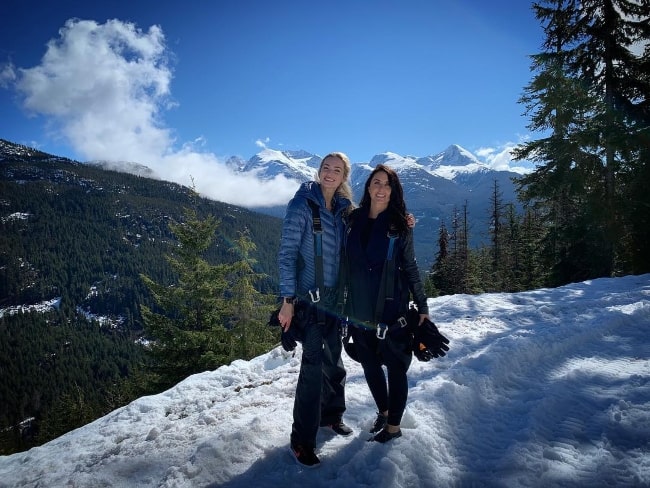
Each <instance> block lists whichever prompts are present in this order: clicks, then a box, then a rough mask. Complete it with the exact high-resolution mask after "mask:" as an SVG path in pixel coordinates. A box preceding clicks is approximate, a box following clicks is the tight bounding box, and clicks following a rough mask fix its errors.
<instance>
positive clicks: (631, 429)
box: [0, 275, 650, 488]
mask: <svg viewBox="0 0 650 488" xmlns="http://www.w3.org/2000/svg"><path fill="white" fill-rule="evenodd" d="M429 305H430V309H431V316H432V317H433V319H434V321H435V322H436V323H437V324H438V326H439V328H440V329H441V330H442V332H443V333H444V334H445V335H447V336H448V337H449V338H450V339H451V344H450V346H451V350H450V352H449V354H448V356H447V357H445V358H441V359H434V360H432V361H431V362H429V363H419V362H418V361H416V360H414V362H413V365H412V366H411V369H410V371H409V378H410V386H411V387H410V393H409V401H408V406H407V411H406V414H405V417H404V420H403V424H402V428H403V433H404V435H403V437H401V438H400V439H397V440H395V441H392V442H391V443H388V444H385V445H380V444H377V443H368V442H366V440H367V438H368V437H369V435H368V434H367V432H366V431H367V429H368V428H369V427H370V424H371V422H372V420H374V416H375V408H374V405H373V402H372V400H371V397H370V394H369V392H368V389H367V387H366V385H365V382H364V379H363V374H362V371H361V369H360V367H359V365H358V364H357V363H354V362H353V361H352V360H350V359H349V358H348V357H347V356H344V360H345V364H346V367H347V368H348V385H347V390H346V391H347V405H348V411H347V412H346V416H345V420H346V422H347V423H348V424H349V425H350V426H352V427H353V428H354V430H355V432H354V435H353V436H351V437H349V438H338V437H333V435H332V434H328V433H327V432H325V431H324V430H322V431H321V432H320V433H319V439H318V449H317V453H318V454H319V456H320V457H321V460H322V466H321V467H320V468H319V469H316V470H305V469H302V468H301V467H299V466H298V465H296V464H295V463H294V461H293V458H292V457H291V455H290V454H289V452H288V440H289V432H290V427H291V410H292V404H293V394H294V388H295V383H296V379H297V376H298V370H299V365H300V361H299V350H298V354H296V356H295V357H293V356H290V355H288V354H286V353H283V352H282V351H281V349H280V348H276V349H274V350H273V351H271V352H269V353H268V354H265V355H262V356H260V357H258V358H255V359H253V360H251V361H248V362H246V361H236V362H234V363H233V364H231V365H229V366H224V367H221V368H219V369H217V370H215V371H209V372H205V373H202V374H198V375H195V376H191V377H189V378H187V379H186V380H185V381H183V382H181V383H179V384H178V385H177V386H175V387H174V388H171V389H170V390H168V391H166V392H164V393H161V394H159V395H155V396H150V397H144V398H140V399H138V400H136V401H134V402H132V403H131V404H130V405H128V406H125V407H123V408H120V409H118V410H115V411H114V412H112V413H110V414H109V415H107V416H105V417H103V418H101V419H98V420H97V421H95V422H93V423H92V424H89V425H87V426H85V427H82V428H80V429H78V430H76V431H74V432H71V433H69V434H66V435H64V436H62V437H60V438H58V439H55V440H53V441H52V442H50V443H48V444H46V445H44V446H41V447H37V448H34V449H31V450H30V451H28V452H25V453H19V454H14V455H11V456H5V457H0V487H63V486H68V487H131V486H134V487H135V486H137V487H177V488H178V487H216V486H221V487H233V488H234V487H246V488H249V487H272V486H279V487H283V488H285V487H294V486H295V487H301V486H305V485H307V486H315V487H328V488H332V487H368V486H373V487H485V486H487V487H566V486H572V487H573V486H579V487H604V486H617V487H621V486H624V487H648V486H650V275H642V276H628V277H623V278H615V279H599V280H593V281H587V282H584V283H577V284H572V285H568V286H564V287H561V288H557V289H540V290H535V291H530V292H525V293H516V294H505V293H499V294H483V295H478V296H465V295H455V296H449V297H441V298H437V299H430V300H429Z"/></svg>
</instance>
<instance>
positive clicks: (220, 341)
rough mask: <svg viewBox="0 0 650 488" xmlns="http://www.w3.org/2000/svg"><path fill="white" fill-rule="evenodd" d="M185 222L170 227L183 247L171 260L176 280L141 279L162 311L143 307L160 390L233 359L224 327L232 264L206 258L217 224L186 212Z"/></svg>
mask: <svg viewBox="0 0 650 488" xmlns="http://www.w3.org/2000/svg"><path fill="white" fill-rule="evenodd" d="M185 217H186V219H185V222H183V223H171V224H170V229H171V230H172V232H173V234H174V235H175V236H176V237H177V239H178V241H179V245H178V247H177V248H176V251H175V252H174V254H173V255H170V256H168V261H169V263H170V265H171V267H172V268H173V269H174V271H175V272H176V273H177V276H178V279H177V282H176V283H175V284H161V283H157V282H155V281H153V280H152V279H151V278H149V277H147V276H145V275H142V280H143V281H144V282H145V284H146V285H147V286H148V287H149V289H150V290H151V292H152V294H153V297H154V300H155V302H156V304H157V306H158V308H159V309H160V311H154V310H152V309H150V308H149V307H146V306H143V307H142V317H143V320H144V328H145V331H146V333H147V335H148V337H150V338H151V340H152V342H151V344H150V346H149V353H150V356H151V359H152V363H151V367H152V371H153V373H154V374H155V375H156V377H157V383H158V385H159V387H160V388H165V387H169V386H172V385H174V384H176V383H177V382H178V381H180V380H182V379H184V378H185V377H187V376H189V375H191V374H194V373H198V372H202V371H206V370H209V369H216V368H217V367H219V366H221V365H222V364H224V363H225V362H227V360H228V359H229V357H230V338H229V337H228V332H227V330H226V327H225V326H224V323H225V318H226V317H227V304H226V302H225V298H224V293H225V292H226V290H227V287H228V282H227V275H228V273H229V272H230V271H231V269H232V267H231V266H230V265H228V264H217V265H211V264H209V263H208V262H207V261H206V260H205V259H204V258H203V257H202V255H203V254H204V253H205V252H206V250H207V249H208V247H209V246H210V245H211V243H212V241H213V240H214V238H215V232H216V230H217V228H218V226H219V221H217V220H216V219H215V218H214V217H212V216H208V217H207V218H205V219H199V218H198V216H197V215H196V211H195V210H193V209H186V212H185Z"/></svg>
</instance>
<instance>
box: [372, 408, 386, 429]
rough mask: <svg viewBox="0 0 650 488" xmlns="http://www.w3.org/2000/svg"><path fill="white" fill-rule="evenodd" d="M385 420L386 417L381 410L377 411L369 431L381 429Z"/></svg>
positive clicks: (384, 425)
mask: <svg viewBox="0 0 650 488" xmlns="http://www.w3.org/2000/svg"><path fill="white" fill-rule="evenodd" d="M386 422H388V417H387V416H386V415H384V414H383V413H381V412H377V418H376V419H375V423H374V424H373V425H372V429H370V433H371V434H376V433H377V432H379V431H380V430H381V429H383V428H384V427H386Z"/></svg>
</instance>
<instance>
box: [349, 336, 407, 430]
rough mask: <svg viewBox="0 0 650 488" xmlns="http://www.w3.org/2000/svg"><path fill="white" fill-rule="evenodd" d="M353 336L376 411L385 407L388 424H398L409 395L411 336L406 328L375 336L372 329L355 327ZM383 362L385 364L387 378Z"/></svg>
mask: <svg viewBox="0 0 650 488" xmlns="http://www.w3.org/2000/svg"><path fill="white" fill-rule="evenodd" d="M352 339H353V340H354V344H355V347H356V349H357V354H358V355H359V362H360V363H361V366H362V367H363V374H364V376H365V378H366V383H368V388H369V389H370V393H371V394H372V398H373V399H374V400H375V404H376V405H377V410H378V411H379V412H384V411H386V410H388V424H390V425H400V423H401V421H402V415H403V414H404V409H405V408H406V400H407V397H408V378H407V377H406V372H407V371H408V369H409V366H410V365H411V358H412V353H411V344H410V337H408V334H407V333H406V331H399V332H398V333H396V334H392V335H387V336H386V338H385V339H378V338H377V336H376V333H375V331H374V330H367V329H362V328H357V327H354V328H352ZM382 365H385V366H386V371H387V373H388V378H386V374H385V373H384V369H383V368H382Z"/></svg>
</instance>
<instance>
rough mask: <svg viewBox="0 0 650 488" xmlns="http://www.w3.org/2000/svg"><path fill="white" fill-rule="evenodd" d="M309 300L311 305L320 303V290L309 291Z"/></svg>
mask: <svg viewBox="0 0 650 488" xmlns="http://www.w3.org/2000/svg"><path fill="white" fill-rule="evenodd" d="M314 294H315V295H314ZM309 298H311V303H318V302H320V288H316V290H309Z"/></svg>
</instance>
